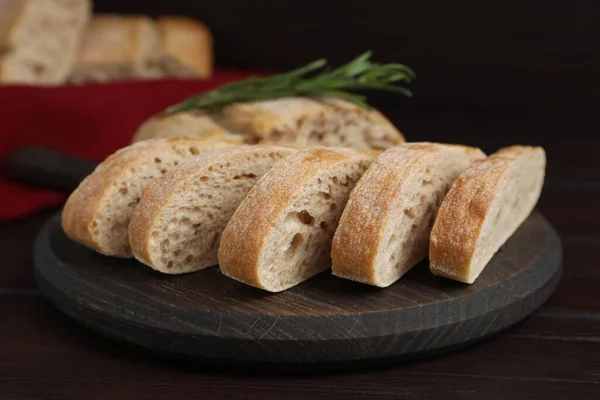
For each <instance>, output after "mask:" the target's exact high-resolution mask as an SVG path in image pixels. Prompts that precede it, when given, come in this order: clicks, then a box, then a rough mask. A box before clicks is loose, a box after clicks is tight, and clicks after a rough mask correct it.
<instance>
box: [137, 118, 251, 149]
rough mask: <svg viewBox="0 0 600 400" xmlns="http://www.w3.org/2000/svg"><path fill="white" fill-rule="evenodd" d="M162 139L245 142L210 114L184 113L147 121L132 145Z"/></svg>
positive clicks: (139, 129)
mask: <svg viewBox="0 0 600 400" xmlns="http://www.w3.org/2000/svg"><path fill="white" fill-rule="evenodd" d="M160 137H163V138H164V137H199V138H208V137H214V138H217V137H218V138H222V139H224V140H231V141H232V142H233V141H235V139H236V138H237V139H238V141H239V142H240V144H242V142H243V141H244V138H243V136H241V135H235V134H232V133H230V132H229V131H227V130H226V129H225V128H223V127H222V126H221V125H219V124H218V123H217V122H216V121H215V120H214V119H213V118H212V117H211V116H210V115H208V114H204V113H194V112H182V113H178V114H175V115H170V116H161V115H157V116H154V117H152V118H150V119H148V120H146V121H145V122H144V123H143V124H142V125H140V126H139V128H138V129H137V131H136V132H135V134H134V135H133V138H132V143H135V142H139V141H141V140H146V139H152V138H160Z"/></svg>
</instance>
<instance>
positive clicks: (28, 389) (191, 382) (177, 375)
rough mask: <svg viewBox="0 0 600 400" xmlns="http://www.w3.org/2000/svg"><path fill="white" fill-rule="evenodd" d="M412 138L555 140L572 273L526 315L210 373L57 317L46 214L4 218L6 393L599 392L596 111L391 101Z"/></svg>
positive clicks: (556, 204) (555, 178) (1, 395)
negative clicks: (322, 359)
mask: <svg viewBox="0 0 600 400" xmlns="http://www.w3.org/2000/svg"><path fill="white" fill-rule="evenodd" d="M384 111H385V112H387V113H388V114H389V115H391V117H392V120H393V122H395V123H396V124H397V125H398V126H399V127H400V128H401V129H402V130H403V131H404V132H405V134H406V136H407V137H408V138H409V139H410V140H411V141H416V140H431V141H446V142H461V143H467V144H471V145H476V146H480V147H482V148H483V150H485V151H486V152H490V151H493V150H495V149H497V148H499V147H501V146H503V145H510V144H513V143H522V144H539V145H542V146H544V147H545V148H546V151H547V154H548V160H549V161H548V168H547V179H546V185H545V188H544V191H543V194H542V198H541V199H540V203H539V208H540V210H541V211H542V212H543V213H544V214H545V215H546V216H547V217H548V219H549V220H550V221H551V222H552V223H553V224H554V226H555V227H556V229H557V230H558V232H559V234H560V235H561V238H562V240H563V246H564V275H563V278H562V281H561V283H560V285H559V287H558V289H557V291H556V292H555V294H554V295H553V296H552V297H551V299H550V300H549V301H548V302H547V304H546V305H545V306H543V307H542V308H541V309H540V310H538V311H537V312H535V313H534V314H533V315H532V316H531V317H529V318H528V319H527V320H525V321H523V322H522V323H519V324H518V325H517V326H514V327H513V328H511V329H510V330H508V331H507V332H504V333H502V334H500V335H497V336H495V337H493V338H491V339H489V340H487V341H485V342H482V343H480V344H478V345H475V346H472V347H469V348H467V349H464V350H461V351H459V352H456V353H452V354H446V355H443V356H439V357H437V358H435V359H429V360H423V361H418V362H413V363H410V364H404V365H396V366H393V367H387V368H381V369H374V370H365V371H354V372H344V373H327V374H289V373H288V374H274V373H268V374H267V373H253V374H250V373H240V372H225V371H214V370H210V369H200V368H196V367H193V366H189V365H181V364H177V363H174V362H171V361H166V360H161V359H156V358H153V357H150V356H148V355H145V354H141V353H139V352H137V351H134V350H130V349H127V348H123V347H120V346H118V345H115V344H113V343H111V342H109V341H108V340H105V339H103V338H101V337H98V336H97V335H95V334H94V333H92V332H90V331H88V330H86V329H85V328H82V327H81V326H79V325H78V324H77V323H75V322H73V321H71V320H70V319H68V318H67V317H65V316H63V315H62V314H61V313H59V312H58V311H57V310H56V309H55V308H54V307H53V306H52V305H51V304H50V303H49V302H48V301H47V300H45V299H44V298H43V297H42V296H41V295H40V293H39V291H38V290H37V288H36V284H35V282H34V280H33V276H32V256H31V246H32V241H33V239H34V237H35V235H36V233H37V231H38V229H39V228H40V226H41V225H42V224H43V223H44V221H45V220H46V219H47V217H48V216H49V213H41V214H39V215H35V216H31V217H29V218H26V219H23V220H21V221H17V222H13V223H5V224H3V225H1V226H0V254H1V255H2V256H1V258H2V261H1V267H0V321H2V322H1V325H0V399H54V398H57V399H64V398H73V399H88V400H92V399H111V398H112V399H126V398H132V399H198V398H203V399H258V398H260V399H306V398H310V399H312V400H317V399H325V398H327V399H338V398H339V399H345V400H350V399H380V398H408V399H511V398H512V399H530V398H531V399H537V398H540V399H542V398H543V399H548V398H556V399H576V398H577V399H579V398H590V399H592V398H594V399H598V398H600V290H599V288H600V251H598V249H599V248H600V230H599V229H598V226H599V225H600V136H599V135H598V132H597V123H596V122H597V121H595V116H594V115H593V114H586V113H585V112H584V111H571V112H569V113H564V112H560V111H559V110H536V111H531V112H525V111H523V110H518V109H497V110H493V111H489V110H488V111H485V112H484V111H481V110H472V109H467V108H463V109H460V108H456V109H441V108H435V109H434V108H432V107H430V108H418V109H412V110H408V111H404V112H397V111H396V110H394V109H393V107H387V108H386V109H384Z"/></svg>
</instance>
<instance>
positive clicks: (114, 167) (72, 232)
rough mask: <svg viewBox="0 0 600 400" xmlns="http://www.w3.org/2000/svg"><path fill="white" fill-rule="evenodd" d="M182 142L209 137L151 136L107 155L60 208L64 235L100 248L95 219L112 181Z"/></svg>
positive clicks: (88, 245)
mask: <svg viewBox="0 0 600 400" xmlns="http://www.w3.org/2000/svg"><path fill="white" fill-rule="evenodd" d="M184 143H190V144H196V145H203V144H207V143H211V141H209V140H202V139H194V138H173V139H153V140H147V141H143V142H139V143H136V144H133V145H130V146H127V147H125V148H123V149H120V150H118V151H116V152H115V153H113V154H111V155H110V156H109V157H107V158H106V159H105V160H104V161H103V162H102V163H100V164H99V165H98V166H97V167H96V169H95V170H94V172H93V173H92V174H90V175H88V176H87V177H86V178H85V179H84V180H83V181H82V182H81V183H80V184H79V186H78V187H77V189H75V191H73V193H71V195H70V196H69V198H68V199H67V202H66V203H65V206H64V209H63V212H62V227H63V230H64V231H65V233H66V235H67V236H68V237H69V238H71V239H72V240H74V241H75V242H78V243H81V244H83V245H85V246H87V247H89V248H92V249H94V250H96V251H98V252H102V249H101V247H100V245H99V243H98V236H97V235H96V233H95V232H94V228H95V226H94V220H95V219H96V218H97V217H98V216H100V215H101V213H102V211H101V206H102V205H103V204H104V203H105V202H106V196H109V195H110V193H111V189H112V188H113V187H114V182H115V181H118V180H120V179H122V176H123V174H125V173H126V171H127V170H128V169H129V168H131V167H133V166H135V165H136V164H137V163H138V162H140V160H142V159H145V158H146V157H148V156H151V155H153V154H155V153H158V152H161V151H163V149H164V148H165V147H167V146H173V145H176V144H184ZM121 256H123V257H128V256H129V255H128V254H122V255H121Z"/></svg>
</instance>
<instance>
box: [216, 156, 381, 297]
mask: <svg viewBox="0 0 600 400" xmlns="http://www.w3.org/2000/svg"><path fill="white" fill-rule="evenodd" d="M372 161H373V157H372V156H371V155H369V154H368V153H366V152H360V151H356V150H352V149H343V148H316V149H309V150H304V151H299V152H297V153H295V154H294V155H291V156H289V157H288V158H286V159H285V160H283V161H280V162H278V163H277V164H275V166H274V167H273V168H272V169H271V170H270V171H269V172H268V173H267V174H265V175H264V176H263V177H262V178H261V179H260V181H259V182H258V183H257V184H256V186H254V187H253V188H252V190H250V192H249V193H248V196H247V197H246V198H245V199H244V201H242V203H241V204H240V206H239V207H238V209H237V210H236V211H235V213H234V214H233V216H232V218H231V220H230V221H229V223H228V224H227V227H226V228H225V231H224V232H223V237H222V239H221V245H220V247H219V266H220V267H221V271H222V272H223V273H224V274H225V275H227V276H229V277H231V278H233V279H236V280H238V281H240V282H243V283H246V284H248V285H252V286H255V287H258V288H261V289H264V290H268V291H271V292H280V291H282V290H285V289H288V288H290V287H292V286H294V285H297V284H298V283H300V282H303V281H305V280H306V279H308V278H310V277H312V276H313V275H315V274H317V273H319V272H322V271H324V270H326V269H327V268H329V265H330V261H331V260H330V257H329V252H330V250H331V239H332V237H333V233H334V232H335V229H336V227H337V224H338V221H339V218H340V216H341V214H342V210H343V209H344V206H345V205H346V201H347V200H348V196H349V195H350V191H351V190H352V188H353V187H354V185H355V184H356V181H358V179H359V178H360V177H361V175H362V174H363V173H364V171H365V170H366V169H367V168H368V166H369V165H370V164H371V162H372Z"/></svg>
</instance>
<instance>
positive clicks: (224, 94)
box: [165, 51, 415, 115]
mask: <svg viewBox="0 0 600 400" xmlns="http://www.w3.org/2000/svg"><path fill="white" fill-rule="evenodd" d="M370 58H371V52H370V51H368V52H366V53H364V54H362V55H360V56H358V57H357V58H355V59H354V60H352V61H350V62H349V63H347V64H344V65H342V66H340V67H338V68H335V69H330V68H327V67H328V65H327V61H326V60H324V59H320V60H316V61H313V62H311V63H310V64H307V65H305V66H303V67H300V68H297V69H294V70H291V71H288V72H284V73H280V74H276V75H271V76H268V77H265V78H257V77H251V78H247V79H244V80H241V81H237V82H233V83H229V84H226V85H223V86H221V87H219V88H217V89H214V90H212V91H209V92H205V93H202V94H199V95H195V96H192V97H189V98H187V99H185V100H184V101H182V102H181V103H178V104H175V105H173V106H171V107H169V108H167V109H166V110H165V114H167V115H168V114H174V113H178V112H183V111H193V110H214V109H218V108H221V107H223V106H226V105H228V104H232V103H241V102H249V101H257V100H267V99H276V98H280V97H288V96H300V97H321V96H328V97H337V98H340V99H344V100H347V101H349V102H351V103H354V104H356V105H357V106H359V107H362V108H365V109H370V106H369V104H368V103H367V98H366V96H365V95H363V94H359V93H356V91H363V90H381V91H387V92H398V93H402V94H404V95H405V96H408V97H411V96H412V93H411V92H410V91H409V90H408V89H406V88H405V87H402V86H399V84H401V83H406V84H408V83H410V82H411V80H412V79H413V78H414V77H415V73H414V72H413V71H412V70H411V69H410V68H409V67H407V66H406V65H403V64H377V63H374V62H372V61H370Z"/></svg>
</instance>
